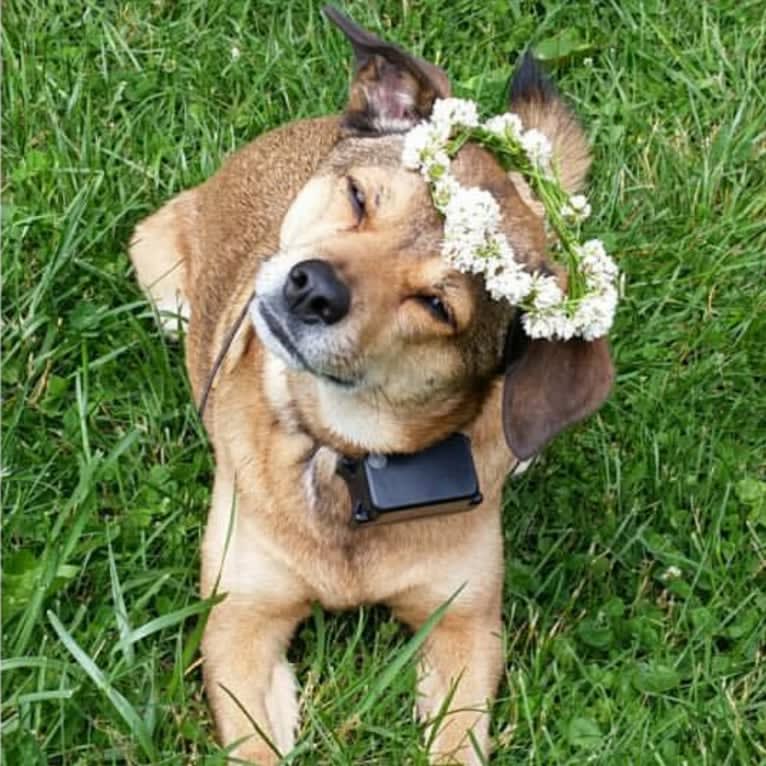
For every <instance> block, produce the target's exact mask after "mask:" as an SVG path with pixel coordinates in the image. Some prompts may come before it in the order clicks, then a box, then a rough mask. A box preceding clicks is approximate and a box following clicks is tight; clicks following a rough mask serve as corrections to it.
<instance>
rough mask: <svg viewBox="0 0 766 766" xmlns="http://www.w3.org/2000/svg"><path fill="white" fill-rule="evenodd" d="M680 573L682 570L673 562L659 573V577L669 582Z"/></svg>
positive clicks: (680, 574) (675, 578)
mask: <svg viewBox="0 0 766 766" xmlns="http://www.w3.org/2000/svg"><path fill="white" fill-rule="evenodd" d="M682 575H683V572H682V571H681V570H680V569H679V568H678V567H677V566H676V565H675V564H671V565H670V566H669V567H668V568H667V569H666V570H665V571H664V572H663V573H662V574H661V575H660V579H662V580H664V581H665V582H670V581H671V580H677V579H678V578H679V577H681V576H682Z"/></svg>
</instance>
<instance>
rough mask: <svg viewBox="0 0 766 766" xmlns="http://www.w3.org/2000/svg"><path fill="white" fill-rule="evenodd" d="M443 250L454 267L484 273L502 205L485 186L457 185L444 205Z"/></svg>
mask: <svg viewBox="0 0 766 766" xmlns="http://www.w3.org/2000/svg"><path fill="white" fill-rule="evenodd" d="M443 212H444V243H443V244H442V253H443V254H444V256H445V257H446V259H447V262H448V263H450V264H451V265H452V266H453V267H454V268H456V269H459V270H460V271H466V272H468V273H470V274H481V273H482V272H483V271H484V268H485V266H486V258H487V255H488V252H487V250H488V248H489V245H490V236H491V235H492V234H493V233H494V231H495V230H496V229H497V225H498V222H499V220H500V208H499V207H498V204H497V202H495V198H494V197H493V196H492V195H491V194H490V193H489V192H488V191H484V190H483V189H477V188H465V187H460V186H458V188H457V190H456V191H454V192H453V194H452V197H451V198H450V200H449V202H448V203H447V204H446V205H445V206H444V211H443Z"/></svg>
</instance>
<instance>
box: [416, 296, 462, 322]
mask: <svg viewBox="0 0 766 766" xmlns="http://www.w3.org/2000/svg"><path fill="white" fill-rule="evenodd" d="M417 298H418V301H420V303H422V304H423V305H424V306H425V307H426V308H427V309H428V310H429V311H430V312H431V314H432V315H433V316H434V317H435V318H436V319H438V320H439V321H440V322H444V323H445V324H448V325H450V326H454V324H455V321H454V319H453V318H452V313H451V312H450V310H449V307H448V306H447V304H446V303H445V302H444V301H443V300H442V299H441V298H439V297H438V296H436V295H418V296H417Z"/></svg>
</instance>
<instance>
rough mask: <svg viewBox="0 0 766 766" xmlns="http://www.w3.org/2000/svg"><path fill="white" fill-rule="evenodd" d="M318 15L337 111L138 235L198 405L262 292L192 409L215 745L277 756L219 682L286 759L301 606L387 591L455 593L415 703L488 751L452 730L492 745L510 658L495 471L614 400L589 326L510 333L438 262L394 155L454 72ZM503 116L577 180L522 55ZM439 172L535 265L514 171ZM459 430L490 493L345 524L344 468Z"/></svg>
mask: <svg viewBox="0 0 766 766" xmlns="http://www.w3.org/2000/svg"><path fill="white" fill-rule="evenodd" d="M327 13H328V15H329V16H330V17H331V18H332V19H333V21H335V23H337V24H338V25H339V26H340V27H341V29H342V30H343V31H344V32H345V34H346V35H347V36H348V38H349V39H350V41H351V44H352V46H353V48H354V52H355V56H356V75H355V78H354V81H353V83H352V85H351V95H350V99H349V103H348V105H347V107H346V111H345V114H344V115H343V116H342V117H340V118H338V117H326V118H319V119H310V120H302V121H299V122H295V123H291V124H289V125H287V126H285V127H283V128H280V129H278V130H275V131H273V132H271V133H268V134H266V135H264V136H261V137H260V138H258V139H257V140H256V141H254V142H253V143H251V144H249V145H248V146H246V147H245V148H244V149H242V150H241V151H240V152H238V153H237V154H235V155H234V156H233V157H232V158H231V159H229V160H228V162H227V163H226V164H225V165H224V166H223V168H222V169H221V170H220V171H219V172H218V173H217V174H216V175H215V176H213V178H211V179H210V180H208V181H207V182H205V183H203V184H202V185H201V186H198V187H196V188H195V189H192V190H190V191H186V192H183V193H182V194H180V195H179V196H177V197H176V198H175V199H173V200H172V201H170V202H169V203H168V204H167V205H165V207H163V208H162V209H161V210H160V211H159V212H157V213H155V214H154V215H153V216H151V217H150V218H148V219H147V220H145V221H143V222H142V223H141V224H140V225H139V226H138V228H137V229H136V235H135V239H134V241H133V243H132V247H131V257H132V259H133V263H134V265H135V268H136V271H137V274H138V279H139V282H140V283H141V285H142V287H143V288H144V290H145V291H146V292H147V294H148V295H149V297H150V298H151V300H152V301H153V302H154V304H155V305H156V307H157V308H158V309H159V310H160V311H170V312H173V313H176V312H178V313H180V314H182V315H183V316H185V317H188V332H187V336H186V351H187V365H188V370H189V375H190V377H191V381H192V386H193V389H194V393H195V396H196V397H197V401H199V400H200V399H201V398H202V397H203V394H204V389H205V387H206V383H207V381H208V379H209V376H210V372H211V368H212V366H213V364H214V360H215V357H216V355H217V353H218V352H219V350H220V349H221V348H222V345H223V344H224V342H225V340H226V336H227V333H228V332H229V330H230V329H231V328H232V327H233V326H235V322H236V319H237V317H238V315H240V313H241V311H242V309H243V307H244V306H247V305H248V301H249V298H250V295H251V292H252V289H253V283H254V280H255V284H256V298H255V299H254V300H253V301H252V304H251V305H250V317H251V318H252V321H245V322H244V323H242V324H241V326H240V328H239V330H238V332H237V333H236V335H235V337H234V340H233V343H232V345H231V347H230V348H229V351H228V354H227V356H226V358H225V361H224V363H223V365H222V367H221V369H220V371H219V374H218V376H217V377H216V381H215V384H214V386H213V388H212V390H211V392H210V398H209V401H208V405H207V408H206V411H205V425H206V427H207V429H208V432H209V434H210V438H211V440H212V442H213V445H214V448H215V456H216V475H215V486H214V490H213V503H212V508H211V511H210V517H209V521H208V527H207V531H206V534H205V542H204V548H203V564H202V592H203V594H209V593H210V592H211V591H212V589H213V588H214V587H215V585H216V583H218V590H219V591H220V592H224V593H226V594H228V595H227V596H226V598H225V600H224V601H223V602H222V603H220V605H218V606H216V607H215V608H214V609H213V611H212V613H211V615H210V619H209V623H208V625H207V629H206V633H205V637H204V642H203V653H204V675H205V684H206V688H207V693H208V696H209V699H210V703H211V706H212V709H213V712H214V714H215V719H216V723H217V726H218V731H219V735H220V738H221V740H222V742H223V743H225V744H229V743H232V742H235V741H238V740H241V744H239V746H238V747H237V748H236V750H235V753H236V755H237V756H239V757H241V758H245V759H250V760H252V761H255V762H256V763H261V764H265V763H269V764H270V763H274V762H275V761H276V760H278V759H277V757H276V755H275V753H274V750H273V749H272V747H270V746H269V745H268V744H267V743H266V742H265V741H264V739H262V738H261V736H260V735H259V734H257V733H256V731H255V730H254V727H253V725H252V723H251V722H250V721H249V719H248V717H247V716H245V715H244V714H243V713H242V712H241V710H240V709H239V707H238V706H237V704H236V703H235V702H234V701H233V700H232V698H231V695H233V696H234V697H236V698H237V700H238V701H239V703H240V705H241V706H242V707H244V708H245V709H246V710H247V711H248V713H249V716H250V717H251V718H252V719H254V720H255V722H257V724H258V727H259V728H260V729H261V730H262V731H263V732H264V733H265V734H266V735H267V736H268V737H269V738H270V739H271V741H272V743H273V744H274V745H275V746H276V748H277V749H278V750H279V751H281V752H282V753H286V752H288V751H289V750H290V749H291V748H292V747H293V743H294V736H295V731H296V726H297V715H298V706H297V701H296V690H295V681H294V678H293V675H292V672H291V670H290V667H289V666H288V664H287V662H286V660H285V649H286V647H287V644H288V642H289V641H290V637H291V635H292V633H293V631H294V629H295V627H296V625H297V624H298V623H299V622H300V620H302V619H303V618H304V617H306V615H307V614H308V613H309V609H310V605H311V603H312V602H315V601H318V602H320V603H321V604H323V605H324V606H326V607H327V608H329V609H349V608H352V607H355V606H357V605H359V604H367V603H375V602H382V603H385V604H387V605H389V606H390V607H391V609H392V610H393V611H394V613H395V614H396V615H397V616H398V617H399V618H400V619H401V620H403V621H404V622H405V623H407V625H409V626H411V627H412V628H417V627H418V626H419V625H421V624H422V623H423V621H424V620H426V619H427V618H428V616H429V615H430V614H431V613H432V612H433V611H434V610H435V609H436V608H437V607H438V606H440V605H441V604H442V603H443V602H445V601H446V600H447V599H448V598H449V597H450V596H452V595H453V594H454V593H455V592H456V591H458V589H459V588H460V586H462V585H464V587H463V589H462V591H460V593H459V596H458V597H457V598H456V600H455V601H454V602H453V603H452V605H451V606H450V608H449V610H448V611H447V613H446V615H445V616H444V618H443V619H442V620H441V621H440V622H439V623H438V624H437V626H436V627H435V628H434V629H433V631H432V632H431V634H430V636H429V638H428V640H427V643H426V644H425V648H424V651H423V653H422V657H421V662H420V669H419V683H418V703H417V710H418V714H419V715H420V716H421V717H422V718H423V719H425V720H428V719H429V718H430V717H431V716H432V715H433V714H434V713H436V712H437V711H439V709H440V708H441V706H442V704H443V703H444V701H445V699H446V698H447V697H448V695H450V694H453V696H452V699H451V701H450V705H449V708H450V712H449V713H448V714H447V715H446V716H445V717H444V718H443V719H442V723H441V729H440V731H439V732H438V733H436V736H435V737H433V739H432V743H433V744H432V750H431V758H432V760H433V761H434V762H440V761H443V760H456V761H458V762H460V763H478V762H479V756H478V755H477V754H476V752H475V750H474V747H473V746H472V745H471V744H470V739H469V737H468V733H469V732H472V734H473V738H475V741H476V742H478V744H479V747H480V749H481V751H482V754H483V755H486V753H487V750H488V744H489V742H488V723H489V716H488V712H487V710H488V705H489V704H490V702H491V700H492V698H493V696H494V694H495V691H496V686H497V683H498V679H499V676H500V672H501V668H502V664H503V657H502V655H501V641H500V633H501V622H500V614H501V590H502V578H503V561H502V542H501V541H502V535H501V530H500V510H499V509H500V500H501V488H502V484H503V481H504V478H505V477H506V475H507V473H508V471H509V470H510V469H511V468H512V467H513V466H514V465H515V464H516V463H517V462H518V460H519V459H524V458H527V457H529V456H531V455H533V454H535V453H537V452H538V451H539V450H540V448H541V447H542V446H543V445H544V444H545V443H546V442H547V441H548V440H550V439H551V438H552V437H553V436H554V435H555V434H557V433H558V432H559V431H560V430H561V429H562V428H564V427H566V426H568V425H570V424H572V423H574V422H575V421H577V420H579V419H581V418H583V417H585V416H586V415H588V414H590V413H591V412H593V411H594V410H595V409H596V408H597V407H598V406H599V405H600V404H601V403H602V402H603V401H604V399H605V398H606V396H607V393H608V391H609V388H610V386H611V382H612V376H613V371H612V365H611V361H610V358H609V352H608V348H607V345H606V342H605V341H603V340H599V341H595V342H591V343H586V342H584V341H581V340H573V341H569V342H566V343H563V342H551V341H531V342H522V341H523V340H524V339H523V338H522V337H521V336H522V335H523V333H519V332H518V323H515V324H514V316H515V311H514V309H513V307H511V306H509V305H507V304H504V303H498V302H494V301H492V300H490V298H489V297H488V295H487V293H486V291H485V290H484V287H483V285H482V283H481V282H480V281H478V280H477V279H476V278H474V277H470V276H467V275H465V274H462V273H459V272H455V271H451V270H450V269H449V267H448V266H447V265H446V264H445V262H444V261H443V259H442V258H441V257H440V241H441V238H442V221H441V219H440V216H439V214H438V213H437V212H436V211H435V209H434V207H433V205H432V202H431V198H430V194H429V191H428V189H427V187H426V185H425V183H424V182H423V181H422V180H421V178H420V177H419V176H418V174H417V173H414V172H411V171H407V170H405V169H403V168H402V166H401V162H400V155H401V150H402V132H403V131H405V130H407V129H408V128H409V127H411V126H412V125H413V124H415V123H416V122H418V121H419V120H420V119H422V118H424V117H427V116H428V114H429V113H430V110H431V107H432V105H433V102H434V100H435V99H436V98H438V97H443V96H447V95H448V94H449V84H448V81H447V78H446V76H445V74H444V72H442V71H441V70H440V69H438V68H437V67H435V66H433V65H432V64H429V63H427V62H425V61H422V60H420V59H417V58H415V57H413V56H410V55H408V54H406V53H404V52H403V51H401V50H400V49H399V48H397V47H395V46H392V45H389V44H387V43H385V42H383V41H381V40H379V39H378V38H376V37H375V36H373V35H372V34H370V33H368V32H366V31H364V30H362V29H360V28H359V27H357V26H356V25H354V24H353V23H351V22H350V21H349V20H348V19H345V18H344V17H342V16H341V15H340V14H338V13H337V12H336V11H333V10H332V9H330V10H329V11H327ZM510 106H511V109H512V110H513V111H515V112H517V113H518V114H519V115H520V116H521V117H522V119H523V121H524V124H525V127H526V128H530V127H537V128H539V129H540V130H542V131H543V132H545V133H546V134H547V135H548V136H549V138H550V139H551V141H552V143H553V145H554V152H555V157H556V162H557V165H558V168H559V173H560V176H561V177H562V179H563V182H564V184H565V186H566V188H567V189H568V190H569V191H572V190H574V189H575V188H577V187H578V185H579V184H580V183H581V182H582V180H583V177H584V175H585V173H586V171H587V168H588V164H589V159H588V151H587V146H586V143H585V140H584V137H583V134H582V131H581V129H580V128H579V125H578V124H577V122H576V120H575V119H574V117H573V116H572V114H571V113H570V112H569V111H568V110H567V108H566V107H565V106H564V105H563V104H562V102H561V101H560V99H559V98H558V96H557V95H556V94H555V91H554V90H553V89H552V87H551V86H550V85H549V84H548V83H547V82H546V81H545V80H544V79H543V78H542V76H541V75H540V73H539V71H538V70H537V69H536V67H535V65H534V63H533V62H532V61H531V60H529V59H527V60H525V63H524V64H523V65H522V66H521V68H520V70H519V71H518V72H517V75H516V78H515V81H514V85H513V89H512V102H511V105H510ZM453 171H454V172H455V174H456V175H457V177H458V178H459V179H460V181H461V183H462V184H463V185H468V186H480V187H482V188H484V189H487V190H489V191H490V192H491V193H492V194H493V195H494V197H495V199H496V200H497V201H498V203H499V204H500V206H501V210H502V213H503V228H504V231H505V234H506V235H507V237H508V240H509V241H510V242H511V244H512V246H513V249H514V251H515V252H516V253H517V255H518V256H519V257H521V258H522V259H523V260H524V261H525V262H526V263H527V264H528V265H529V267H530V268H545V261H544V252H545V248H546V235H545V231H544V227H543V221H542V219H541V217H540V216H539V211H538V210H537V205H536V203H535V202H534V200H533V199H532V198H531V196H530V193H529V190H528V188H527V187H526V185H525V184H524V182H523V180H522V179H519V178H517V177H512V178H509V176H508V175H507V174H506V173H505V172H503V170H502V169H501V168H500V166H499V165H498V164H497V163H496V161H495V159H494V158H493V156H492V155H490V154H489V153H487V152H485V151H483V150H482V149H480V148H478V147H476V146H473V145H470V144H469V145H466V146H465V147H464V148H463V149H462V150H461V151H460V153H459V155H458V156H457V158H456V159H455V161H454V162H453ZM513 326H515V327H516V332H515V334H513V335H511V337H512V339H513V343H512V348H511V349H510V357H509V355H508V353H507V352H508V348H507V343H506V339H507V338H508V337H509V328H511V327H513ZM509 361H510V362H511V363H510V364H509ZM455 431H462V432H463V433H465V434H467V435H468V436H469V437H470V438H471V440H472V445H473V454H474V460H475V463H476V466H477V471H478V474H479V481H480V486H481V490H482V493H483V495H484V502H483V504H482V505H480V506H479V507H478V508H477V509H476V510H473V511H471V512H470V513H460V514H454V515H448V516H436V517H431V518H426V519H418V520H412V521H407V522H403V523H401V524H394V525H386V526H372V527H369V528H368V527H359V528H356V527H354V526H353V525H352V523H351V508H350V501H349V496H348V491H347V488H346V486H345V484H344V482H343V480H342V479H341V478H339V477H338V475H337V474H336V465H337V462H338V459H339V456H342V455H345V456H360V455H364V454H366V453H370V452H379V453H415V452H418V451H419V450H422V449H423V448H425V447H427V446H429V445H431V444H433V443H434V442H437V441H439V440H441V439H442V438H444V437H446V436H447V435H449V434H451V433H453V432H455ZM504 431H505V435H506V438H507V441H508V443H509V445H510V447H511V448H512V450H513V453H511V452H509V451H508V449H507V448H506V446H505V444H504V440H503V432H504ZM227 538H228V539H227ZM453 687H454V688H453ZM227 690H228V691H227ZM453 692H454V693H453Z"/></svg>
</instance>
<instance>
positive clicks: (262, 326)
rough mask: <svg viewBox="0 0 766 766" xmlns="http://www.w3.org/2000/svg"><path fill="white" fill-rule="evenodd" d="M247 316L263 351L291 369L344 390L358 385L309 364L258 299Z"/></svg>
mask: <svg viewBox="0 0 766 766" xmlns="http://www.w3.org/2000/svg"><path fill="white" fill-rule="evenodd" d="M249 315H250V321H251V322H252V323H253V327H254V328H255V332H256V334H257V335H258V338H259V339H260V341H261V343H263V345H264V347H265V349H266V350H267V351H268V352H270V353H272V354H274V356H276V357H278V358H279V359H281V360H282V361H283V362H284V363H285V364H286V365H287V366H288V367H290V368H291V369H293V370H300V371H301V372H306V373H308V374H309V375H312V376H314V377H315V378H317V379H319V380H322V381H324V382H327V383H331V384H333V385H335V386H338V387H339V388H343V389H346V390H350V389H354V388H356V387H357V386H358V385H359V381H357V380H350V379H346V378H342V377H340V376H338V375H335V374H333V373H331V372H326V371H324V370H321V369H317V368H316V367H315V366H314V365H312V364H310V363H309V361H308V360H307V359H306V357H305V356H304V355H303V354H302V353H301V351H300V349H299V348H298V346H297V344H296V342H295V340H294V339H293V337H292V335H291V334H290V332H289V330H288V329H287V327H285V325H284V323H283V322H282V321H280V319H279V317H278V316H277V315H276V314H275V313H274V312H273V311H272V310H271V309H269V307H268V306H267V305H266V303H265V302H263V301H261V300H259V299H258V298H256V299H254V300H253V301H252V303H251V304H250V309H249Z"/></svg>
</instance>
